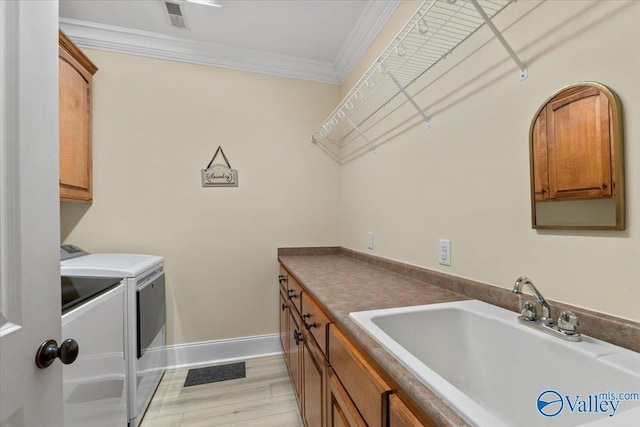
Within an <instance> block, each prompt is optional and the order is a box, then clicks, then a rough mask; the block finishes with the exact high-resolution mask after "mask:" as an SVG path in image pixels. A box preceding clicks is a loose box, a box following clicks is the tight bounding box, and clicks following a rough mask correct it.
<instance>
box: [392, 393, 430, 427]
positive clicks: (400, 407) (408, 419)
mask: <svg viewBox="0 0 640 427" xmlns="http://www.w3.org/2000/svg"><path fill="white" fill-rule="evenodd" d="M432 425H434V424H429V426H432ZM389 427H426V426H425V424H423V423H422V422H421V421H420V420H419V419H418V418H417V417H416V416H415V415H414V414H413V412H411V410H410V409H409V408H407V405H405V404H404V403H403V402H402V400H400V398H399V397H398V396H396V395H395V394H392V395H391V396H389Z"/></svg>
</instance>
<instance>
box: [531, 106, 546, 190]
mask: <svg viewBox="0 0 640 427" xmlns="http://www.w3.org/2000/svg"><path fill="white" fill-rule="evenodd" d="M532 137H533V143H532V145H531V150H532V153H531V159H532V161H533V176H532V179H533V187H534V190H533V191H534V194H535V199H536V201H543V200H548V199H549V169H548V167H549V166H548V159H547V151H548V150H547V146H548V142H547V109H546V108H545V109H543V110H542V111H541V112H540V114H539V115H538V118H537V119H536V122H535V124H534V126H533V135H532Z"/></svg>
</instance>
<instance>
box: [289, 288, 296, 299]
mask: <svg viewBox="0 0 640 427" xmlns="http://www.w3.org/2000/svg"><path fill="white" fill-rule="evenodd" d="M287 293H288V294H289V299H293V298H295V297H296V291H295V290H293V289H289V290H288V291H287Z"/></svg>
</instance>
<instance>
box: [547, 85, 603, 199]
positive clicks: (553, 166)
mask: <svg viewBox="0 0 640 427" xmlns="http://www.w3.org/2000/svg"><path fill="white" fill-rule="evenodd" d="M546 120H547V140H548V156H549V159H548V163H549V197H550V198H551V199H586V198H601V197H611V196H612V195H613V183H612V165H611V150H612V147H611V133H610V124H609V122H610V120H609V100H608V98H607V96H606V95H605V94H604V93H601V92H600V91H599V90H598V89H597V88H587V89H583V90H581V91H578V92H575V93H570V94H569V95H567V96H564V97H562V98H560V99H557V100H554V101H552V102H551V103H549V105H547V118H546Z"/></svg>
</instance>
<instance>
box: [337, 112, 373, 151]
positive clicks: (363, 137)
mask: <svg viewBox="0 0 640 427" xmlns="http://www.w3.org/2000/svg"><path fill="white" fill-rule="evenodd" d="M343 119H345V120H346V121H347V122H349V124H350V125H351V127H353V129H355V131H356V132H358V134H359V135H360V136H361V137H362V139H364V140H365V141H367V144H369V147H371V150H372V151H373V152H374V153H375V152H376V146H375V145H373V142H371V141H370V140H369V138H367V135H365V134H364V133H362V131H361V130H360V129H359V128H358V126H356V124H355V123H353V122H352V121H351V119H350V118H349V116H347V115H346V114H345V115H344V117H343Z"/></svg>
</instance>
